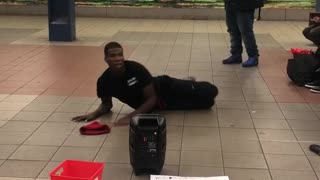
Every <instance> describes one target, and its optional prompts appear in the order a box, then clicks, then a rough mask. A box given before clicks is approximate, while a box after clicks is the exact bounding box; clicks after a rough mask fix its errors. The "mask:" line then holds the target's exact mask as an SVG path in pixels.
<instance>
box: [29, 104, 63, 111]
mask: <svg viewBox="0 0 320 180" xmlns="http://www.w3.org/2000/svg"><path fill="white" fill-rule="evenodd" d="M59 105H60V104H44V103H34V102H32V103H30V104H29V105H27V106H26V107H25V108H24V109H23V111H39V112H53V111H55V110H56V109H57V108H58V107H59Z"/></svg>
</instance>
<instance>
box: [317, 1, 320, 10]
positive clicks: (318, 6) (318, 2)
mask: <svg viewBox="0 0 320 180" xmlns="http://www.w3.org/2000/svg"><path fill="white" fill-rule="evenodd" d="M316 12H320V0H316Z"/></svg>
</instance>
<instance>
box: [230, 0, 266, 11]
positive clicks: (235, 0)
mask: <svg viewBox="0 0 320 180" xmlns="http://www.w3.org/2000/svg"><path fill="white" fill-rule="evenodd" d="M224 2H225V5H226V6H230V7H232V8H234V9H235V10H239V11H249V10H254V9H256V8H260V7H263V5H264V0H224Z"/></svg>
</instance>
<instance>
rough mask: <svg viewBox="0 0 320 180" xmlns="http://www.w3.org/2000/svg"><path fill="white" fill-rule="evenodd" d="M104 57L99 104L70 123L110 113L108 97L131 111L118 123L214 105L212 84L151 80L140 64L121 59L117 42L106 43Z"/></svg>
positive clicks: (155, 78)
mask: <svg viewBox="0 0 320 180" xmlns="http://www.w3.org/2000/svg"><path fill="white" fill-rule="evenodd" d="M104 54H105V61H106V63H107V64H108V65H109V68H108V69H107V70H106V71H105V72H104V73H103V74H102V75H101V76H100V77H99V79H98V81H97V95H98V97H99V98H100V99H101V102H102V103H101V104H100V106H99V107H98V109H97V110H95V111H94V112H91V113H89V114H86V115H82V116H77V117H74V118H73V119H72V120H73V121H86V122H88V121H92V120H94V119H96V118H98V117H100V116H102V115H103V114H106V113H108V112H110V110H111V108H112V97H115V98H117V99H119V100H120V101H122V102H123V103H125V104H127V105H129V106H130V107H132V108H134V109H135V110H134V111H133V112H132V113H130V114H128V115H126V116H125V117H123V118H122V119H120V120H118V121H119V122H120V121H125V122H128V121H129V120H130V118H131V117H133V116H135V115H136V114H140V113H148V112H152V111H153V110H191V109H206V108H211V107H212V106H213V105H214V99H215V97H216V96H217V95H218V89H217V87H216V86H214V85H213V84H210V83H208V82H196V81H194V80H181V79H176V78H172V77H169V76H167V75H163V76H157V77H152V76H151V74H150V72H149V71H148V70H147V69H146V68H145V67H144V66H143V65H141V64H140V63H137V62H134V61H129V60H124V56H123V48H122V46H121V45H120V44H119V43H117V42H110V43H108V44H107V45H106V46H105V48H104Z"/></svg>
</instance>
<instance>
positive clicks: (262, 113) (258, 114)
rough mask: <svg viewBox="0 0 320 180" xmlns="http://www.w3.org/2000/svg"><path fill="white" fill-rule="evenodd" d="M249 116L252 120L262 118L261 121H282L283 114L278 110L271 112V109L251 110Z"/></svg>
mask: <svg viewBox="0 0 320 180" xmlns="http://www.w3.org/2000/svg"><path fill="white" fill-rule="evenodd" d="M250 114H251V116H252V118H254V119H257V118H263V119H284V116H283V114H282V113H281V111H280V110H271V109H256V110H251V111H250Z"/></svg>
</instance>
